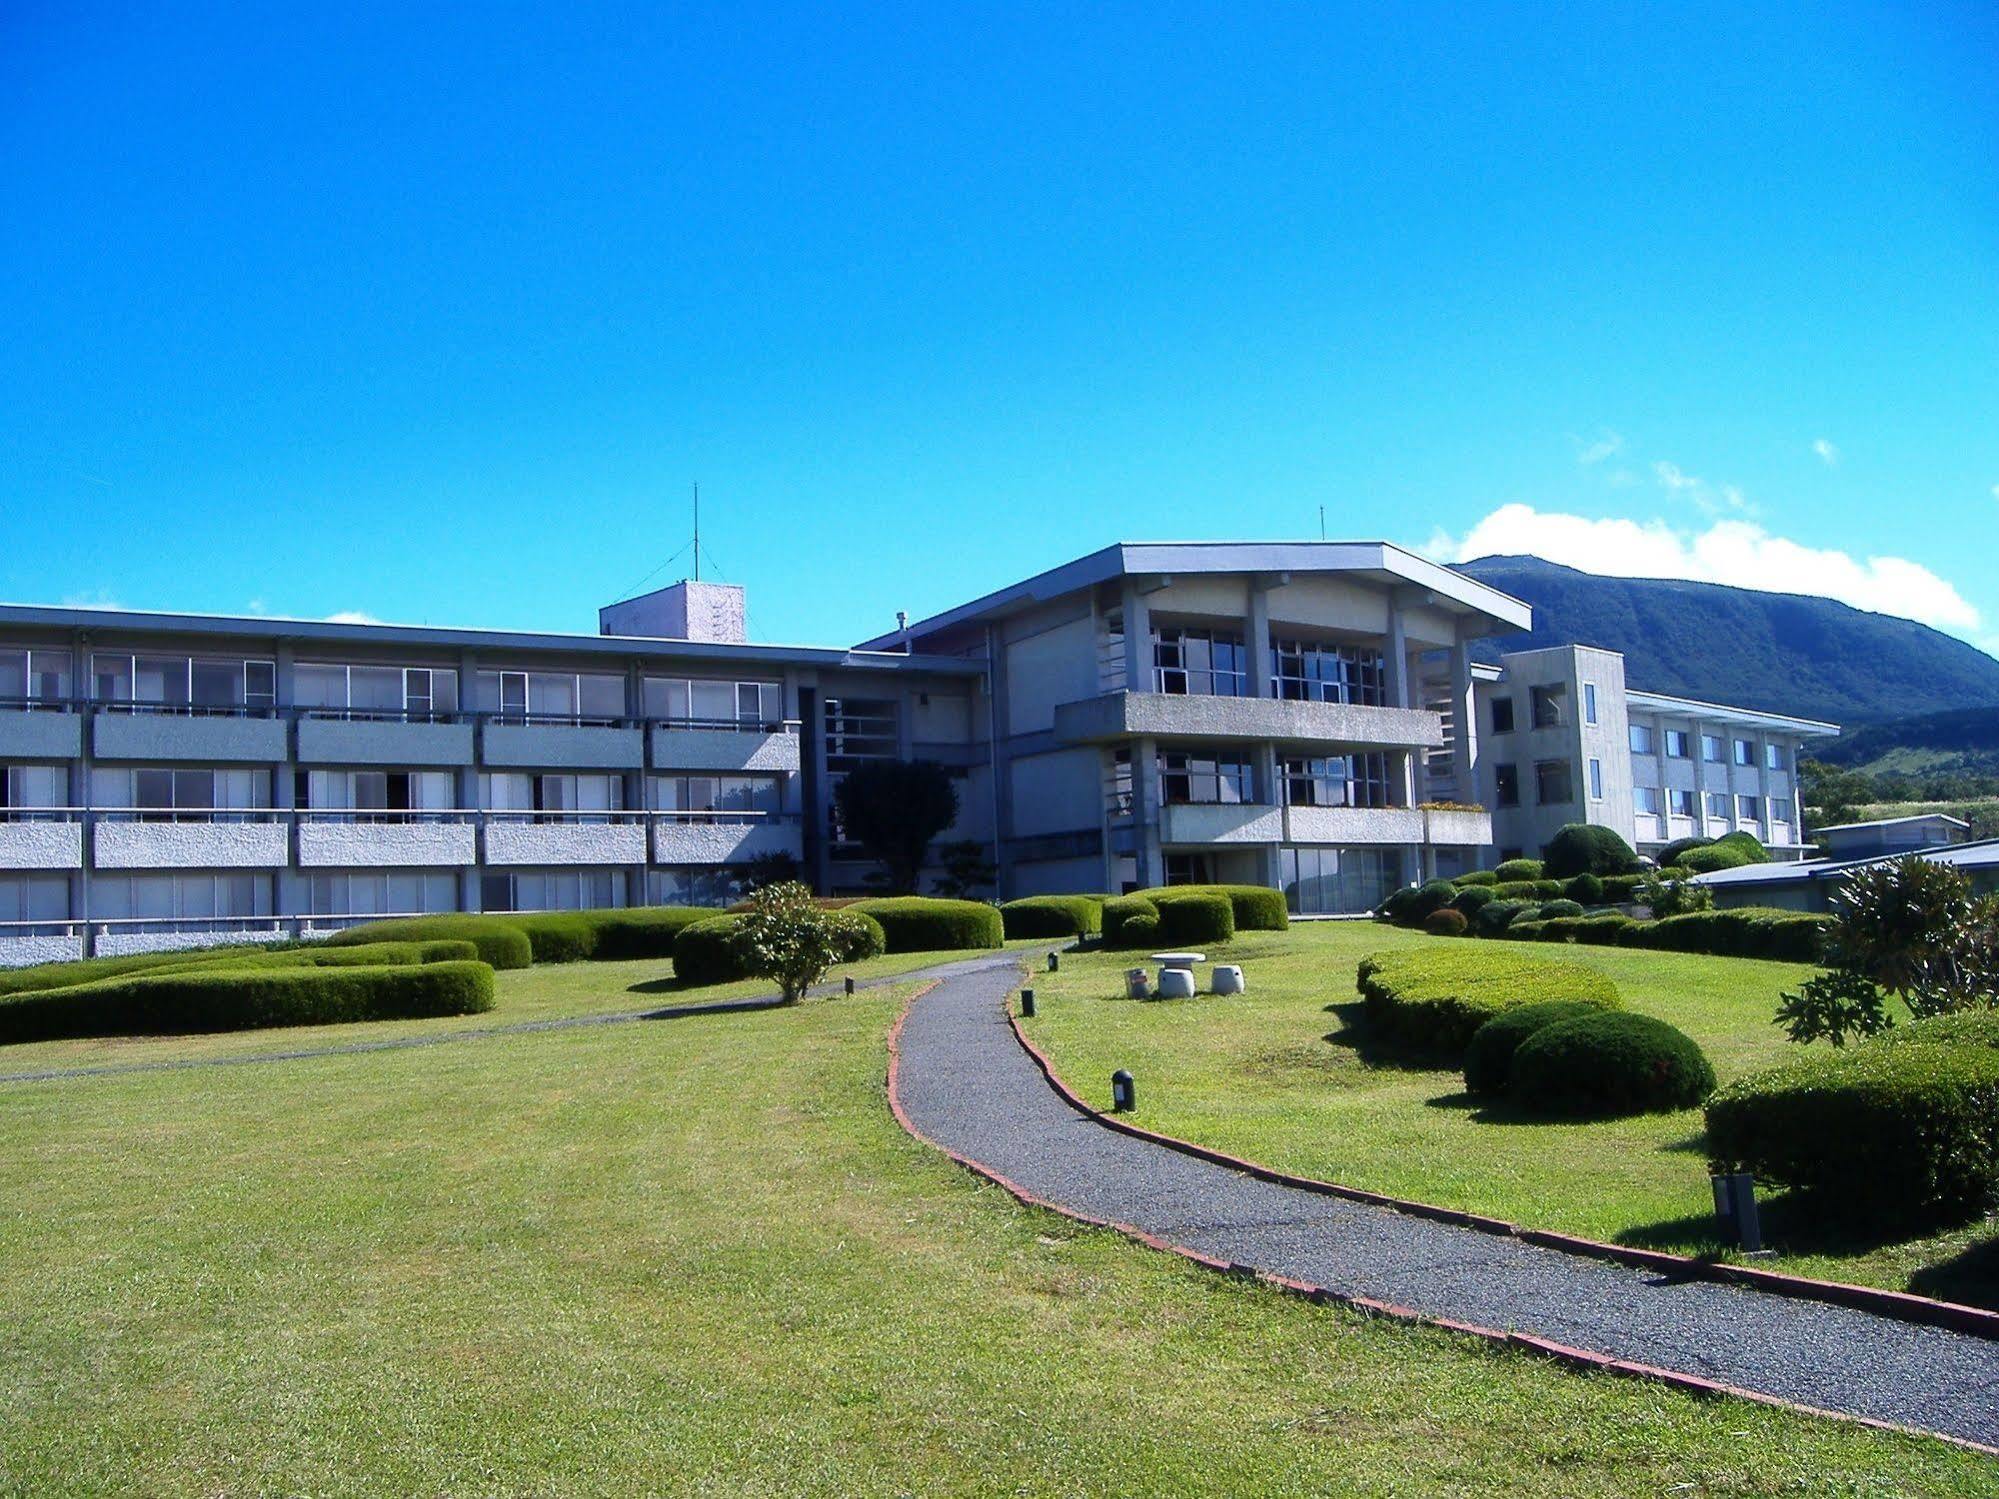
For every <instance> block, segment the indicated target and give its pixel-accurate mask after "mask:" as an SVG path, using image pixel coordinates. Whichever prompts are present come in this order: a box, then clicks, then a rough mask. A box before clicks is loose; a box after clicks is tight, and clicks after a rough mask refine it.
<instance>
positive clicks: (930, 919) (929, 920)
mask: <svg viewBox="0 0 1999 1499" xmlns="http://www.w3.org/2000/svg"><path fill="white" fill-rule="evenodd" d="M847 909H848V910H850V911H859V912H860V913H861V914H862V915H864V916H872V917H874V919H875V920H876V921H879V922H880V923H881V927H882V931H883V933H884V934H885V935H886V936H887V938H888V950H889V951H890V952H954V951H962V950H966V949H973V948H987V947H998V946H1000V945H1001V944H1002V943H1004V942H1005V941H1006V925H1005V923H1004V922H1003V921H1002V919H1001V917H1000V913H999V907H998V906H989V905H987V904H986V903H985V902H984V901H981V900H940V899H938V898H937V897H935V896H929V895H892V896H888V897H885V898H883V899H880V900H862V901H856V902H854V904H853V905H851V906H849V907H847Z"/></svg>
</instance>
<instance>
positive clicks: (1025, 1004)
mask: <svg viewBox="0 0 1999 1499" xmlns="http://www.w3.org/2000/svg"><path fill="white" fill-rule="evenodd" d="M1020 1013H1021V1014H1022V1015H1024V1016H1026V1017H1027V1018H1028V1019H1029V1020H1032V1019H1033V1018H1034V991H1033V990H1032V989H1023V990H1021V991H1020Z"/></svg>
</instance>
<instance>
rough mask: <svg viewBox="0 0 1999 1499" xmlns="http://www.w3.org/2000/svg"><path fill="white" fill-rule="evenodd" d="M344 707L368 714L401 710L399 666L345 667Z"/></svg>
mask: <svg viewBox="0 0 1999 1499" xmlns="http://www.w3.org/2000/svg"><path fill="white" fill-rule="evenodd" d="M347 706H348V707H350V708H355V709H359V710H363V711H366V712H369V713H400V712H402V711H403V669H402V668H401V667H400V666H350V667H348V668H347Z"/></svg>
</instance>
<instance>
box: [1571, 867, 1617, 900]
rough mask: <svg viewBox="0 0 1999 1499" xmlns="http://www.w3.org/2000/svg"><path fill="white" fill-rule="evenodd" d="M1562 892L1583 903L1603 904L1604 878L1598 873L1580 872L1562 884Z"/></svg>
mask: <svg viewBox="0 0 1999 1499" xmlns="http://www.w3.org/2000/svg"><path fill="white" fill-rule="evenodd" d="M1612 878H1613V879H1615V878H1617V876H1615V875H1613V876H1612ZM1562 894H1563V895H1565V896H1567V897H1568V898H1569V899H1570V900H1572V901H1576V902H1578V903H1579V904H1581V905H1585V906H1600V905H1602V904H1603V880H1602V878H1601V877H1600V876H1598V875H1594V874H1579V875H1577V876H1576V877H1575V878H1574V879H1572V880H1570V881H1569V882H1568V883H1567V884H1566V885H1564V886H1562Z"/></svg>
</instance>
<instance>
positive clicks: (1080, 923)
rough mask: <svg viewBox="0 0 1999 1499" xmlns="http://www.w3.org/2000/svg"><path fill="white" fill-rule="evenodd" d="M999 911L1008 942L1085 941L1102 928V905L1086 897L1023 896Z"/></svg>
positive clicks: (1091, 897) (1092, 897)
mask: <svg viewBox="0 0 1999 1499" xmlns="http://www.w3.org/2000/svg"><path fill="white" fill-rule="evenodd" d="M999 909H1000V921H1001V923H1002V924H1003V925H1004V926H1005V927H1006V935H1007V937H1008V939H1009V940H1012V939H1015V938H1020V937H1087V936H1089V935H1091V934H1092V933H1093V932H1098V931H1101V930H1103V925H1104V904H1103V902H1102V901H1100V900H1098V899H1097V898H1096V897H1094V896H1090V895H1026V896H1022V897H1021V898H1020V899H1019V900H1010V901H1008V902H1007V903H1006V904H1005V905H1003V906H1001V907H1000V908H999Z"/></svg>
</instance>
